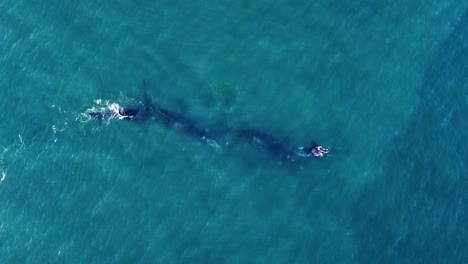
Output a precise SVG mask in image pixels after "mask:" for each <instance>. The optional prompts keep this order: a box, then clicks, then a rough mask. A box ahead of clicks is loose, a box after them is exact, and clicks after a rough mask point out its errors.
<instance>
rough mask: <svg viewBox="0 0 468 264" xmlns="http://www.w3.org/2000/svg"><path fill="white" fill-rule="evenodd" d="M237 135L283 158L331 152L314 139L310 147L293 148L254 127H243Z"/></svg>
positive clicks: (313, 155)
mask: <svg viewBox="0 0 468 264" xmlns="http://www.w3.org/2000/svg"><path fill="white" fill-rule="evenodd" d="M237 137H239V138H240V139H243V140H245V141H247V142H250V143H252V144H254V145H257V146H260V147H261V148H264V149H266V150H267V151H269V152H270V153H272V154H273V155H275V156H277V157H279V158H280V159H283V160H290V161H295V160H296V159H297V158H298V157H306V158H309V157H323V156H325V155H326V154H328V152H329V150H328V149H327V148H324V147H322V146H319V145H318V144H317V143H315V141H312V142H311V145H310V146H309V147H300V148H291V147H290V146H288V145H287V144H285V143H284V142H283V141H280V140H279V139H277V138H275V137H273V136H272V135H269V134H267V133H264V132H261V131H258V130H254V129H241V130H239V131H238V132H237Z"/></svg>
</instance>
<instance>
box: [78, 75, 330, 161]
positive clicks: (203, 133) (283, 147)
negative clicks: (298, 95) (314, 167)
mask: <svg viewBox="0 0 468 264" xmlns="http://www.w3.org/2000/svg"><path fill="white" fill-rule="evenodd" d="M87 114H88V115H89V116H90V117H92V118H94V119H98V120H102V119H120V120H129V121H133V122H147V121H154V122H157V123H159V124H162V125H164V126H165V127H167V128H169V129H175V130H177V131H180V132H181V133H184V134H186V135H188V136H191V137H195V138H197V139H198V140H202V141H206V142H208V143H209V144H212V143H213V142H215V143H216V142H217V141H218V140H222V139H223V138H226V137H229V138H233V139H235V140H237V141H241V142H245V143H248V144H251V145H254V146H256V147H259V148H261V149H263V150H265V151H267V152H268V153H270V154H272V155H273V156H274V157H276V158H278V159H280V160H282V161H286V162H297V161H299V160H303V159H304V158H321V157H325V156H327V155H328V154H329V149H327V148H324V147H322V146H320V145H318V144H317V143H315V141H312V142H311V143H310V144H309V145H308V146H307V147H296V148H294V147H291V146H290V145H289V144H287V143H286V142H284V141H282V140H279V139H278V138H276V137H274V136H273V135H270V134H268V133H265V132H262V131H259V130H256V129H250V128H238V129H235V128H228V127H226V126H220V125H218V126H216V127H215V128H214V129H213V128H208V127H207V126H204V125H202V124H201V123H200V122H198V121H195V120H194V119H193V118H190V117H188V116H187V115H185V114H183V113H180V112H177V111H172V110H169V109H167V108H165V107H163V106H161V105H159V104H156V103H154V102H153V100H151V98H150V97H149V96H148V94H147V85H146V82H145V81H143V84H142V93H141V96H140V100H137V104H136V105H135V106H129V107H122V106H120V105H117V104H113V106H112V107H108V109H106V110H104V111H102V110H101V111H96V110H88V111H87ZM216 144H217V143H216Z"/></svg>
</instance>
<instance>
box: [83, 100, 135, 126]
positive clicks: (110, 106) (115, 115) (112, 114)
mask: <svg viewBox="0 0 468 264" xmlns="http://www.w3.org/2000/svg"><path fill="white" fill-rule="evenodd" d="M121 109H123V107H122V106H121V105H119V104H118V103H111V102H110V101H108V100H102V99H97V100H94V106H93V107H91V108H88V109H86V112H85V113H81V115H80V118H79V121H80V122H82V123H84V122H88V121H89V120H91V119H93V118H92V116H91V115H90V113H96V114H99V115H100V116H102V117H103V120H104V121H106V122H107V123H108V122H110V120H113V119H124V118H126V116H124V115H121V114H120V113H121Z"/></svg>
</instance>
